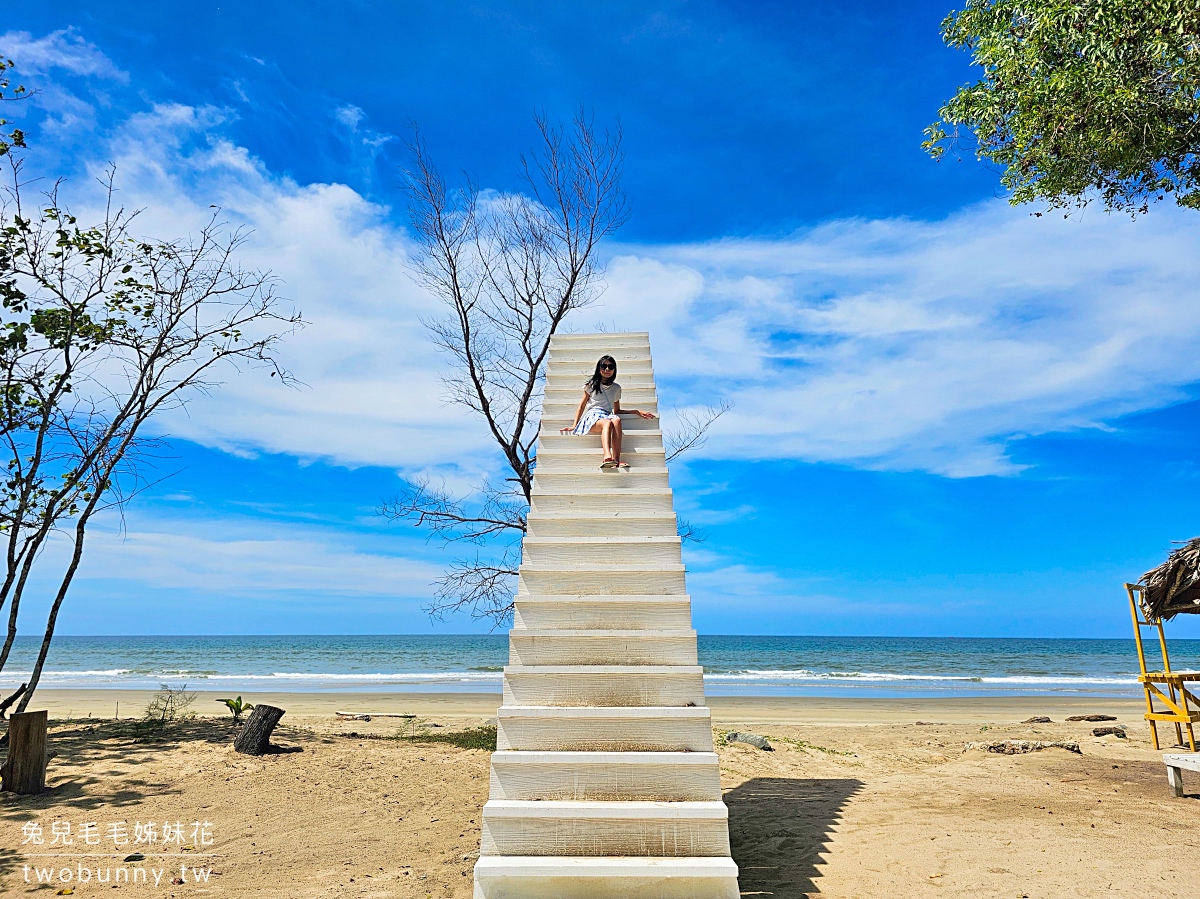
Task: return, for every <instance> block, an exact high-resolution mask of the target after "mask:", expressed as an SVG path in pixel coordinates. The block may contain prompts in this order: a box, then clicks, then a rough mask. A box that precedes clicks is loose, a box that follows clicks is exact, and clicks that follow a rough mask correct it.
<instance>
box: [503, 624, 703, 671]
mask: <svg viewBox="0 0 1200 899" xmlns="http://www.w3.org/2000/svg"><path fill="white" fill-rule="evenodd" d="M508 663H509V664H510V665H695V664H696V632H695V631H694V630H691V629H688V630H678V631H615V630H578V631H567V630H553V631H534V630H529V629H525V630H516V629H514V630H512V631H509V635H508Z"/></svg>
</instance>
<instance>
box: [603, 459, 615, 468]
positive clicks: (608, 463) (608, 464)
mask: <svg viewBox="0 0 1200 899" xmlns="http://www.w3.org/2000/svg"><path fill="white" fill-rule="evenodd" d="M600 467H601V468H602V469H606V470H607V469H609V468H616V467H617V461H616V460H615V459H605V460H604V461H603V462H601V463H600Z"/></svg>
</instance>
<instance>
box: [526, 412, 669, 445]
mask: <svg viewBox="0 0 1200 899" xmlns="http://www.w3.org/2000/svg"><path fill="white" fill-rule="evenodd" d="M574 421H575V407H571V408H570V409H569V410H567V409H558V410H556V411H555V413H554V415H546V414H543V415H542V417H541V419H540V421H539V428H540V430H539V431H538V437H539V438H540V439H543V440H544V439H545V438H546V437H547V436H549V435H554V436H555V437H574V438H575V439H576V440H582V439H585V438H587V437H592V438H595V439H596V440H599V439H600V433H599V432H596V433H595V434H563V433H561V431H560V428H565V427H567V426H569V425H570V424H571V423H572V422H574ZM660 425H661V422H660V421H659V420H658V419H657V418H642V417H641V416H638V415H622V416H621V430H623V431H624V432H625V436H626V437H628V436H629V435H630V434H634V433H637V432H639V431H656V432H658V434H659V438H660V439H661V437H662V431H661V429H660Z"/></svg>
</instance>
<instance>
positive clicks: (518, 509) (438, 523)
mask: <svg viewBox="0 0 1200 899" xmlns="http://www.w3.org/2000/svg"><path fill="white" fill-rule="evenodd" d="M535 121H536V123H537V128H538V134H539V137H540V141H539V144H538V148H537V150H536V151H535V152H533V153H532V154H530V155H529V156H523V157H521V160H520V171H521V176H522V179H523V182H524V186H525V192H524V193H506V194H496V193H490V192H485V191H483V190H481V189H480V188H479V187H478V186H477V185H476V184H474V183H473V182H471V181H469V180H468V182H467V183H466V184H465V185H464V186H463V187H462V188H460V189H458V190H451V189H450V188H448V187H447V184H446V182H445V180H444V179H443V177H442V176H441V174H440V173H439V171H438V169H437V167H436V166H435V165H434V163H433V161H432V160H431V159H430V156H429V152H428V150H427V148H426V146H425V145H424V143H423V142H422V141H421V139H420V137H419V135H418V136H416V137H414V139H413V141H412V143H411V144H410V147H409V149H410V150H411V153H412V160H413V165H412V169H411V170H410V171H407V172H406V173H405V175H406V177H407V187H408V193H409V199H410V212H411V216H412V223H413V233H414V234H415V236H416V238H417V243H418V246H419V248H420V255H419V256H418V257H417V259H416V260H415V261H414V263H413V264H414V268H415V270H416V272H417V275H418V279H419V281H420V282H421V283H422V284H423V285H424V286H425V287H426V288H427V289H428V290H430V291H431V292H432V293H433V294H434V295H435V296H437V297H438V298H439V299H440V300H441V301H442V302H443V304H444V306H445V309H446V312H445V314H444V315H442V316H440V317H438V318H435V319H433V320H429V321H426V322H425V325H426V327H427V328H428V330H429V332H430V335H431V337H432V338H433V341H434V343H435V344H436V345H437V346H439V347H440V348H441V349H443V350H444V351H445V352H446V353H447V354H448V355H449V357H450V362H451V373H450V375H449V377H448V378H447V379H446V385H447V387H448V388H449V398H450V399H451V401H453V402H455V403H458V404H460V405H463V406H466V407H467V408H468V409H470V410H472V411H473V412H475V413H476V414H478V415H479V416H480V417H481V418H482V419H483V421H484V423H485V425H486V427H487V428H488V431H489V433H491V435H492V437H493V438H494V439H495V441H496V444H497V446H498V447H499V448H500V451H501V453H502V454H503V456H504V460H505V463H506V467H507V472H506V474H507V477H506V478H505V479H504V481H503V482H502V483H500V484H496V483H493V482H490V481H485V482H484V483H483V484H481V485H480V487H479V489H478V490H476V491H473V492H472V493H471V494H470V495H469V496H467V497H459V496H455V495H454V494H452V493H451V492H449V491H448V490H447V489H446V488H445V487H444V486H440V485H436V484H433V483H431V482H430V481H429V480H427V479H418V480H415V481H412V482H410V483H409V484H407V485H406V487H405V488H404V489H403V491H402V492H401V493H400V495H399V496H397V497H396V498H395V499H393V500H390V501H387V502H385V503H384V504H383V506H382V509H381V512H382V514H383V515H385V516H387V517H388V518H390V519H393V520H406V521H410V522H412V523H413V524H415V525H417V526H419V527H424V528H425V529H426V530H427V532H428V533H429V535H430V537H431V538H432V537H437V538H439V539H441V540H443V541H445V542H446V543H454V542H460V541H461V542H464V543H469V544H474V545H476V546H477V547H479V548H478V549H477V550H476V552H475V553H474V555H472V556H469V557H464V558H460V559H458V560H456V561H454V562H452V563H451V564H450V566H449V568H448V570H447V571H446V573H445V575H443V577H442V578H440V579H439V580H438V582H437V585H436V588H437V589H436V593H435V598H434V601H433V602H432V603H431V604H430V605H429V606H428V607H427V611H428V612H429V613H430V614H431V615H433V616H434V617H443V616H445V615H447V614H450V613H456V612H463V611H465V612H469V613H470V614H471V615H472V616H473V617H475V618H482V619H488V620H491V621H492V622H493V624H495V625H497V626H498V625H500V624H502V623H503V622H505V621H507V620H508V618H509V616H510V615H511V613H512V607H513V606H512V596H513V593H514V589H513V588H514V580H515V578H516V575H517V567H518V565H519V563H520V538H521V537H522V536H523V535H524V533H525V520H526V513H527V512H528V509H529V500H530V494H531V492H532V489H533V473H534V466H535V464H536V461H537V460H536V458H535V452H536V443H537V435H538V428H539V424H540V409H541V398H542V393H541V391H542V383H543V381H542V375H543V374H544V371H545V366H546V361H547V357H548V355H549V352H550V338H551V337H552V336H553V335H554V334H555V333H556V332H557V331H558V329H559V328H560V326H561V325H562V323H563V321H564V319H566V317H567V316H568V315H569V314H571V313H572V312H574V311H576V310H578V309H581V308H583V307H585V306H587V305H588V304H589V303H591V302H592V300H593V299H594V298H595V297H596V296H597V294H598V293H599V291H600V289H601V288H602V280H601V279H602V276H603V269H602V267H601V265H600V262H599V260H598V259H597V255H596V253H597V248H598V245H599V243H600V242H601V241H602V240H603V239H604V238H606V237H608V236H609V235H611V234H612V233H613V232H614V231H615V230H616V229H617V228H618V227H620V226H621V224H623V223H624V222H625V220H626V219H627V217H628V207H627V205H626V202H625V197H624V195H623V193H622V191H621V186H620V180H621V170H622V164H623V159H624V157H623V153H622V150H621V133H620V130H619V129H614V130H604V131H598V130H597V129H596V128H595V127H594V126H593V123H592V121H591V119H590V118H588V117H587V116H585V115H584V114H582V113H581V114H579V115H577V116H576V117H575V119H574V120H573V121H572V123H571V125H570V126H569V127H560V126H555V125H552V124H551V123H550V122H549V121H548V120H547V119H546V118H545V117H544V116H537V117H535ZM726 408H727V407H726V406H722V407H720V408H719V409H717V410H709V413H708V416H707V419H706V417H705V414H704V413H700V414H695V413H688V416H690V417H688V418H687V420H686V421H685V422H684V429H683V433H682V436H681V438H680V442H679V445H678V448H677V449H676V450H675V451H674V453H673V454H672V455H677V454H678V453H679V452H683V451H684V450H686V449H688V448H694V447H695V446H698V445H699V444H700V443H702V442H703V439H704V432H705V431H706V430H707V428H708V426H709V425H711V424H712V422H713V421H715V420H716V418H717V417H719V416H720V415H721V414H722V413H723V412H724V411H725V409H726ZM688 531H689V534H690V533H691V531H690V529H688Z"/></svg>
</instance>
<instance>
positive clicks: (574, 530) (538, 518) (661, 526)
mask: <svg viewBox="0 0 1200 899" xmlns="http://www.w3.org/2000/svg"><path fill="white" fill-rule="evenodd" d="M525 523H526V526H527V527H528V528H529V530H528V531H527V533H528V534H529V536H531V537H593V536H601V535H605V536H610V537H618V536H623V537H634V536H646V537H675V536H678V534H679V529H678V524H677V522H676V519H675V514H674V513H673V512H660V513H657V514H650V513H642V512H632V513H623V512H601V513H591V512H582V513H578V512H539V513H536V514H535V513H532V512H531V513H530V514H529V515H528V516H527V518H526V520H525Z"/></svg>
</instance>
